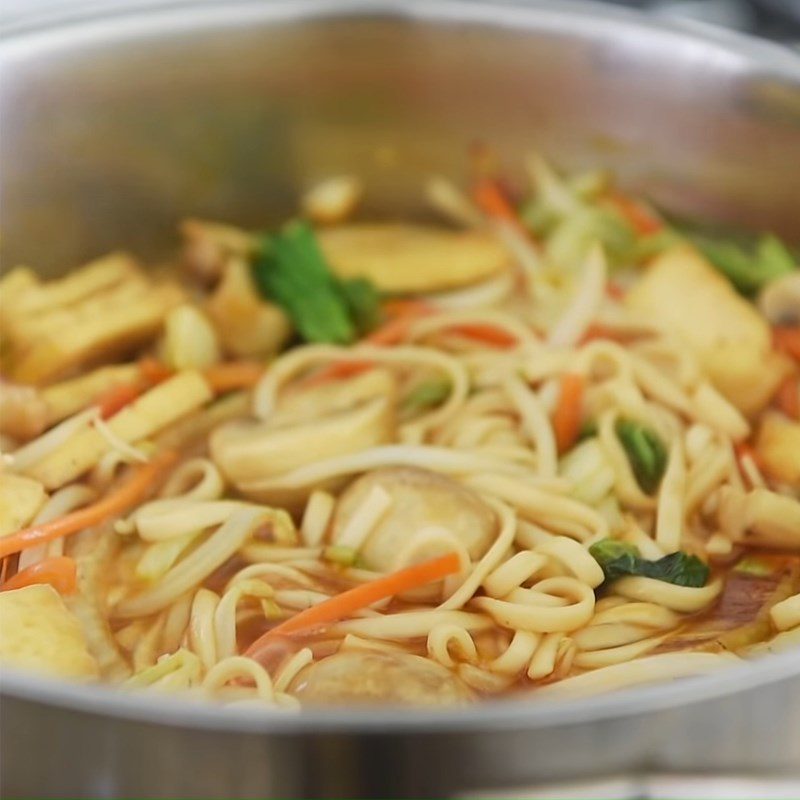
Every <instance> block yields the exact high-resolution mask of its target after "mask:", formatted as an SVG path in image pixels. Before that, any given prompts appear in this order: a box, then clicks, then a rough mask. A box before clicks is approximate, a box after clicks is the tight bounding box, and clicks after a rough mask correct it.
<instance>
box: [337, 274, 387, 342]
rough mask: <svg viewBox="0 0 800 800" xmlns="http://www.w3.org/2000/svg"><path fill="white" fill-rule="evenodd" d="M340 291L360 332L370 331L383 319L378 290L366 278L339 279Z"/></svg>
mask: <svg viewBox="0 0 800 800" xmlns="http://www.w3.org/2000/svg"><path fill="white" fill-rule="evenodd" d="M338 287H339V292H340V294H341V296H342V298H343V299H344V302H345V305H346V306H347V309H348V311H349V312H350V318H351V319H352V320H353V322H354V323H355V326H356V328H357V329H358V332H359V333H360V334H362V335H363V334H365V333H369V332H370V331H371V330H372V329H373V328H376V327H377V326H378V324H379V323H380V321H381V311H380V296H379V294H378V290H377V289H376V288H375V286H373V284H372V283H370V282H369V281H368V280H366V278H351V279H349V280H343V281H338Z"/></svg>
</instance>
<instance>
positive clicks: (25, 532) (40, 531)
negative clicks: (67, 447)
mask: <svg viewBox="0 0 800 800" xmlns="http://www.w3.org/2000/svg"><path fill="white" fill-rule="evenodd" d="M177 458H178V455H177V453H174V452H172V451H166V452H164V453H160V454H159V455H157V456H156V457H155V458H154V459H153V460H152V461H150V462H149V463H147V464H143V465H142V466H140V467H137V468H136V470H135V471H134V472H133V474H132V475H131V477H130V478H129V479H128V480H127V481H125V482H124V483H123V484H122V485H121V486H119V487H118V488H116V489H115V490H114V491H112V492H110V493H109V494H107V495H106V496H105V497H103V498H102V499H101V500H98V501H97V502H96V503H92V504H91V505H88V506H86V507H85V508H81V509H78V510H77V511H73V512H71V513H69V514H67V515H65V516H63V517H60V518H58V519H54V520H52V521H50V522H44V523H42V524H41V525H34V526H33V527H30V528H23V529H22V530H20V531H17V532H16V533H12V534H10V535H9V536H4V537H3V538H1V539H0V558H4V557H5V556H8V555H11V553H18V552H20V551H22V550H28V549H29V548H31V547H36V546H37V545H40V544H44V543H45V542H52V541H53V540H54V539H60V538H61V537H62V536H69V535H70V534H73V533H78V531H82V530H84V529H86V528H91V527H93V526H94V525H98V524H99V523H101V522H103V521H104V520H106V519H108V518H109V517H112V516H116V515H118V514H122V513H123V512H124V511H126V510H127V509H128V508H130V507H131V506H134V505H136V504H137V503H138V502H139V501H140V500H141V499H142V498H143V497H144V496H145V495H146V494H147V493H148V491H149V490H150V489H151V488H152V487H153V486H154V484H155V483H156V482H157V481H158V480H159V478H160V477H161V476H162V474H163V473H164V472H165V471H166V470H167V469H169V467H170V466H172V464H174V463H175V461H176V460H177Z"/></svg>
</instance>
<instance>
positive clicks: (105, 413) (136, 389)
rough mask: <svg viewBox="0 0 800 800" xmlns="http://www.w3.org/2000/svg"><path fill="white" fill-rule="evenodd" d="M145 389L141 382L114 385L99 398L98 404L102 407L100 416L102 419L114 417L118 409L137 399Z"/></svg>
mask: <svg viewBox="0 0 800 800" xmlns="http://www.w3.org/2000/svg"><path fill="white" fill-rule="evenodd" d="M143 389H144V387H143V386H142V385H141V384H136V383H122V384H118V385H117V386H112V387H111V388H110V389H108V390H107V391H105V392H103V393H102V394H101V395H100V397H99V398H98V399H97V405H98V406H99V407H100V417H101V418H102V419H108V418H109V417H113V416H114V414H116V413H117V412H118V411H121V410H122V409H123V408H125V406H127V405H129V404H130V403H132V402H133V401H134V400H136V398H137V397H139V396H140V395H141V393H142V391H143Z"/></svg>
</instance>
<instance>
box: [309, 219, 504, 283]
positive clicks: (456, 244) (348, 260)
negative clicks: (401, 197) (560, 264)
mask: <svg viewBox="0 0 800 800" xmlns="http://www.w3.org/2000/svg"><path fill="white" fill-rule="evenodd" d="M317 237H318V240H319V244H320V246H321V248H322V251H323V253H324V255H325V258H326V260H327V261H328V263H329V264H330V266H331V269H333V271H334V272H335V273H336V274H337V275H338V276H339V277H341V278H368V279H369V280H370V281H372V283H374V284H375V286H376V287H377V288H378V289H380V290H381V291H385V292H434V291H441V290H443V289H454V288H457V287H460V286H467V285H469V284H472V283H477V282H479V281H481V280H483V279H485V278H489V277H491V276H492V275H495V274H497V273H498V272H500V271H502V270H503V269H505V268H506V267H507V266H508V264H509V259H508V254H507V253H506V251H505V249H504V248H503V246H502V244H500V243H499V242H498V241H497V240H496V239H495V238H494V237H492V236H491V235H490V234H488V233H485V232H482V231H462V232H455V231H448V230H444V229H439V228H435V227H426V226H422V225H407V224H396V223H392V224H378V223H374V224H369V225H342V226H339V227H336V228H328V229H325V230H320V231H317Z"/></svg>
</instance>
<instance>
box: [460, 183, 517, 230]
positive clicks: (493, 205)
mask: <svg viewBox="0 0 800 800" xmlns="http://www.w3.org/2000/svg"><path fill="white" fill-rule="evenodd" d="M472 195H473V197H474V199H475V203H476V204H477V206H478V208H480V209H481V211H483V213H484V214H486V216H487V217H491V218H492V219H504V220H506V221H507V222H512V223H513V224H514V225H520V221H519V216H518V215H517V212H516V209H515V208H514V206H513V205H512V204H511V202H510V201H509V199H508V197H506V195H505V193H504V192H503V190H502V189H501V188H500V186H499V185H498V183H497V181H495V180H492V179H491V178H481V179H480V180H479V181H478V182H477V183H476V184H475V188H474V189H473V192H472Z"/></svg>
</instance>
